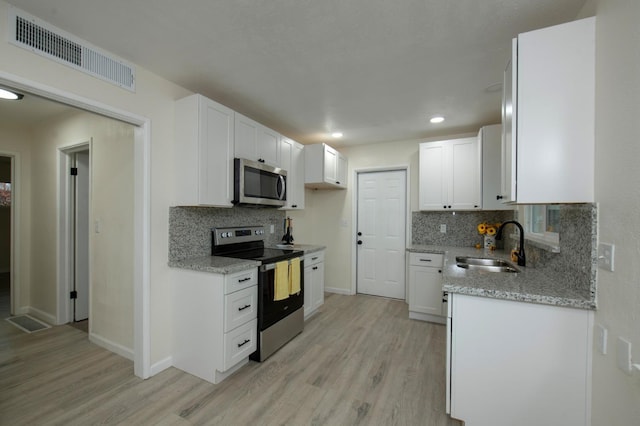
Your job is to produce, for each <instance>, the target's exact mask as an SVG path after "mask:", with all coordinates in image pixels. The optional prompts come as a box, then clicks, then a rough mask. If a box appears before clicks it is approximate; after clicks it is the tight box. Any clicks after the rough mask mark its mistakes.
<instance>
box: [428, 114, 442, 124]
mask: <svg viewBox="0 0 640 426" xmlns="http://www.w3.org/2000/svg"><path fill="white" fill-rule="evenodd" d="M443 121H444V117H443V116H441V115H435V116H433V117H431V119H430V120H429V122H431V123H433V124H438V123H442V122H443Z"/></svg>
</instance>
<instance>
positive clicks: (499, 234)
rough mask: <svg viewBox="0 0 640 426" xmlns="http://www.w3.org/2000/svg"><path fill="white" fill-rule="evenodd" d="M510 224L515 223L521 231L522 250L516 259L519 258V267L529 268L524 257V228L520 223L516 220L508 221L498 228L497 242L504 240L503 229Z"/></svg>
mask: <svg viewBox="0 0 640 426" xmlns="http://www.w3.org/2000/svg"><path fill="white" fill-rule="evenodd" d="M508 223H513V224H514V225H516V226H517V227H518V229H519V230H520V249H519V250H518V253H516V257H517V258H518V266H527V265H526V263H527V259H526V257H525V255H524V229H523V228H522V225H520V223H518V222H517V221H515V220H507V221H506V222H504V223H503V224H502V225H500V228H498V232H497V233H496V240H501V239H502V229H503V228H504V226H505V225H506V224H508Z"/></svg>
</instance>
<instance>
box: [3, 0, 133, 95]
mask: <svg viewBox="0 0 640 426" xmlns="http://www.w3.org/2000/svg"><path fill="white" fill-rule="evenodd" d="M8 28H9V32H10V34H9V41H10V43H12V44H14V45H16V46H19V47H22V48H23V49H27V50H30V51H32V52H34V53H37V54H38V55H41V56H44V57H45V58H49V59H52V60H54V61H56V62H60V63H62V64H65V65H68V66H70V67H72V68H75V69H77V70H80V71H82V72H84V73H86V74H90V75H92V76H94V77H97V78H99V79H101V80H105V81H108V82H110V83H113V84H115V85H117V86H119V87H122V88H124V89H127V90H130V91H132V92H135V80H136V77H135V68H134V67H133V66H132V65H130V64H128V63H127V62H125V61H123V60H121V59H119V58H115V57H114V56H113V55H110V54H107V53H104V52H102V51H100V50H99V49H97V48H95V47H93V46H91V45H90V44H89V43H87V42H85V41H84V40H81V39H79V38H77V37H74V36H72V35H70V34H67V33H65V32H64V31H62V30H60V29H58V28H56V27H54V26H52V25H49V24H48V23H46V22H44V21H42V20H40V19H38V18H35V17H33V16H30V15H28V14H26V13H25V12H23V11H21V10H18V9H16V8H14V7H12V8H11V13H9V25H8Z"/></svg>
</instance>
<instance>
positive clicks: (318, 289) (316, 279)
mask: <svg viewBox="0 0 640 426" xmlns="http://www.w3.org/2000/svg"><path fill="white" fill-rule="evenodd" d="M311 269H312V271H313V293H312V303H313V310H316V309H318V308H319V307H320V306H322V305H323V304H324V262H320V263H317V264H315V265H313V266H312V267H311Z"/></svg>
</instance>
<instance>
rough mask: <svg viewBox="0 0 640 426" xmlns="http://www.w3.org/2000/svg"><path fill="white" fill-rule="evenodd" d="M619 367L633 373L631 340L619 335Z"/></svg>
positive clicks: (617, 350)
mask: <svg viewBox="0 0 640 426" xmlns="http://www.w3.org/2000/svg"><path fill="white" fill-rule="evenodd" d="M616 352H617V355H618V368H619V369H620V370H622V371H624V372H625V373H627V374H631V371H632V370H631V342H629V341H628V340H625V339H623V338H622V337H618V343H617V349H616Z"/></svg>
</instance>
